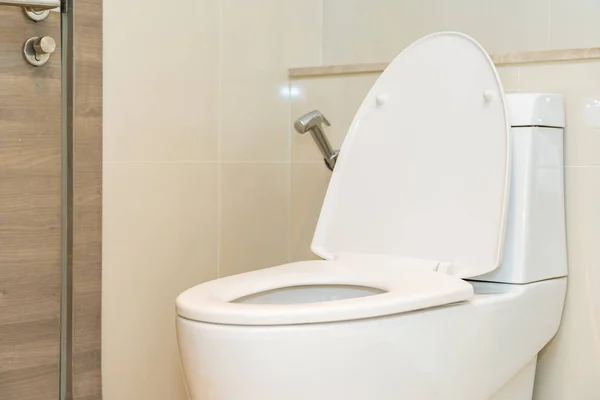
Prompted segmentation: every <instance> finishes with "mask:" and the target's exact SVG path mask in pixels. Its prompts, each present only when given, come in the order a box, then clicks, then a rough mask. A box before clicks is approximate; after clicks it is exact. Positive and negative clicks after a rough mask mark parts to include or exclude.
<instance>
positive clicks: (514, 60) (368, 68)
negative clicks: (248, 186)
mask: <svg viewBox="0 0 600 400" xmlns="http://www.w3.org/2000/svg"><path fill="white" fill-rule="evenodd" d="M491 57H492V60H493V61H494V63H495V64H496V65H519V64H534V63H546V62H566V61H589V60H600V47H593V48H588V49H565V50H545V51H526V52H521V53H506V54H495V55H491ZM388 65H389V63H387V62H385V63H365V64H345V65H325V66H315V67H299V68H290V69H289V70H288V76H289V78H290V79H299V78H310V77H316V76H328V75H352V74H371V73H381V72H383V70H384V69H385V68H386V67H387V66H388Z"/></svg>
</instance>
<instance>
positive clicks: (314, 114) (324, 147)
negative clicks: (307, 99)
mask: <svg viewBox="0 0 600 400" xmlns="http://www.w3.org/2000/svg"><path fill="white" fill-rule="evenodd" d="M323 124H325V125H326V126H331V124H330V123H329V121H327V118H325V116H324V115H323V114H321V112H320V111H319V110H315V111H311V112H309V113H308V114H305V115H303V116H301V117H300V118H298V120H297V121H296V122H295V123H294V128H295V129H296V131H298V133H300V134H304V133H306V132H307V131H310V135H311V136H312V138H313V140H314V141H315V143H316V144H317V147H318V148H319V151H320V152H321V154H322V155H323V159H324V161H325V165H326V166H327V168H329V169H330V170H332V171H333V168H334V167H335V162H336V161H337V157H338V155H339V154H340V152H339V151H337V150H336V151H334V150H333V149H332V148H331V143H329V140H328V139H327V136H326V135H325V132H323Z"/></svg>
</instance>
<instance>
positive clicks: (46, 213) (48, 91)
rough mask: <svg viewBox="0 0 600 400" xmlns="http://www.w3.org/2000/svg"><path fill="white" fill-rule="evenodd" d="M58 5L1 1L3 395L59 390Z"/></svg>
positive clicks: (37, 396)
mask: <svg viewBox="0 0 600 400" xmlns="http://www.w3.org/2000/svg"><path fill="white" fill-rule="evenodd" d="M58 5H59V1H57V0H34V1H27V0H12V1H2V0H0V399H2V400H25V399H26V400H56V399H58V398H59V393H60V382H61V380H60V359H61V323H60V317H61V240H62V239H61V206H62V204H61V203H62V202H61V198H62V196H61V190H62V189H61V187H62V186H61V185H62V179H61V157H62V155H63V154H62V139H61V136H62V134H61V56H60V54H61V52H60V41H61V14H60V12H57V10H51V11H46V10H47V9H50V8H54V7H57V6H58ZM23 7H27V8H23Z"/></svg>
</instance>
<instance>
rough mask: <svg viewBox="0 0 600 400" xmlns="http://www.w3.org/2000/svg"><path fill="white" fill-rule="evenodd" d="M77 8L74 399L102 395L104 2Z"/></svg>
mask: <svg viewBox="0 0 600 400" xmlns="http://www.w3.org/2000/svg"><path fill="white" fill-rule="evenodd" d="M73 13H74V14H73V18H74V32H73V40H74V43H73V54H74V87H73V107H74V109H73V115H72V117H73V137H72V146H73V159H72V160H73V161H72V162H73V171H72V174H73V175H72V179H73V184H72V186H73V187H72V190H73V199H72V214H71V215H72V237H73V242H72V264H71V265H72V344H71V351H72V360H71V361H72V364H71V366H72V371H71V382H72V398H73V399H74V400H101V399H102V378H101V341H100V335H101V304H102V1H101V0H77V1H74V2H73Z"/></svg>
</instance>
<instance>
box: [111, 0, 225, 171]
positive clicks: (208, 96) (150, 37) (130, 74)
mask: <svg viewBox="0 0 600 400" xmlns="http://www.w3.org/2000/svg"><path fill="white" fill-rule="evenodd" d="M105 6H106V7H105V16H104V20H105V23H104V98H105V99H107V101H105V102H104V160H105V161H180V160H187V161H190V160H191V161H214V160H216V159H217V143H218V141H217V134H218V130H217V127H218V120H217V117H218V109H217V107H218V80H216V79H215V77H216V76H217V75H218V27H217V20H218V18H217V7H216V2H214V1H210V0H197V1H196V0H194V1H192V0H182V1H180V2H178V4H177V7H165V6H164V2H162V1H157V0H150V1H146V2H144V3H143V4H142V3H140V2H135V1H134V2H114V5H113V2H112V1H107V2H106V4H105ZM132 18H133V19H134V21H133V22H134V24H133V25H132ZM157 21H160V22H159V23H158V22H157ZM157 24H158V25H160V26H157ZM161 27H168V28H165V29H161ZM199 38H201V39H202V40H199Z"/></svg>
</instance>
